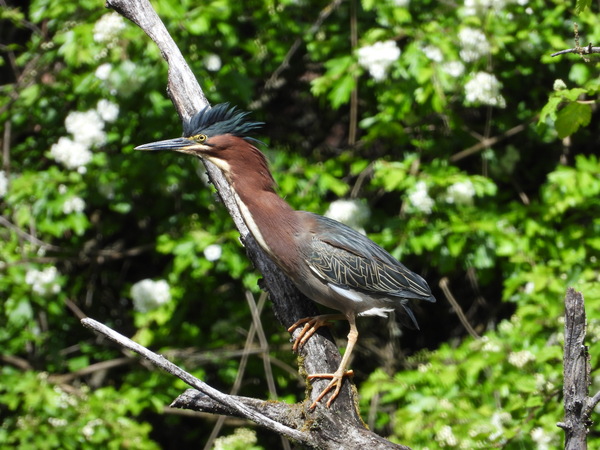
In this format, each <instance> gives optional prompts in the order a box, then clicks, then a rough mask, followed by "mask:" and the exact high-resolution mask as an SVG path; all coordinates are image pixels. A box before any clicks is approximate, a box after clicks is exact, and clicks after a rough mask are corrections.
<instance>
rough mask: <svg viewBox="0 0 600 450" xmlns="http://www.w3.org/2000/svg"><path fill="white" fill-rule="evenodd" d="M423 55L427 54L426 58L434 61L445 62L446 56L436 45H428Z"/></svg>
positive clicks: (424, 48)
mask: <svg viewBox="0 0 600 450" xmlns="http://www.w3.org/2000/svg"><path fill="white" fill-rule="evenodd" d="M423 53H425V56H427V57H428V58H429V59H430V60H432V61H435V62H442V61H443V60H444V55H443V54H442V51H441V50H440V49H439V48H438V47H436V46H435V45H427V46H425V47H423Z"/></svg>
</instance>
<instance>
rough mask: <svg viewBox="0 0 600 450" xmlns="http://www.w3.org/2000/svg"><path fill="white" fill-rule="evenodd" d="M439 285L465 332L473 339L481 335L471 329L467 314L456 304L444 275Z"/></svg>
mask: <svg viewBox="0 0 600 450" xmlns="http://www.w3.org/2000/svg"><path fill="white" fill-rule="evenodd" d="M439 286H440V288H441V289H442V292H443V293H444V295H445V296H446V298H447V299H448V301H449V302H450V304H451V305H452V308H453V309H454V312H456V315H457V316H458V318H459V319H460V322H461V323H462V324H463V326H464V327H465V329H466V330H467V332H468V333H469V334H470V335H471V336H473V337H474V338H475V339H480V338H481V336H479V334H477V332H476V331H475V330H474V329H473V327H472V326H471V324H470V323H469V321H468V320H467V316H465V313H464V312H463V310H462V308H461V307H460V305H459V304H458V302H457V301H456V299H455V298H454V296H453V295H452V292H450V286H449V284H448V278H446V277H444V278H442V279H441V280H440V283H439Z"/></svg>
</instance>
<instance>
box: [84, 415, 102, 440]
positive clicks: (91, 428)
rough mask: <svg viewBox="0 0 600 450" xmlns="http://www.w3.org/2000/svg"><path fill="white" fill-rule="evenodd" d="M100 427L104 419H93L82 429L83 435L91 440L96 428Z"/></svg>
mask: <svg viewBox="0 0 600 450" xmlns="http://www.w3.org/2000/svg"><path fill="white" fill-rule="evenodd" d="M99 425H102V419H92V420H90V421H89V422H88V423H86V424H85V425H84V426H83V428H82V429H81V434H83V436H84V437H85V438H86V439H87V440H90V439H91V438H92V437H93V436H94V433H95V431H96V430H95V428H96V427H98V426H99Z"/></svg>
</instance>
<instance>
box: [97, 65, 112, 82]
mask: <svg viewBox="0 0 600 450" xmlns="http://www.w3.org/2000/svg"><path fill="white" fill-rule="evenodd" d="M111 70H112V64H109V63H104V64H100V65H99V66H98V68H97V69H96V78H98V79H99V80H102V81H106V80H108V77H109V76H110V72H111Z"/></svg>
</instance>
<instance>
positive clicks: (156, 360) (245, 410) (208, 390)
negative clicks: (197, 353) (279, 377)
mask: <svg viewBox="0 0 600 450" xmlns="http://www.w3.org/2000/svg"><path fill="white" fill-rule="evenodd" d="M81 323H82V324H83V325H84V326H85V327H86V328H89V329H91V330H94V331H96V332H98V333H100V334H102V335H104V336H106V337H107V338H108V339H110V340H111V341H113V342H115V343H117V344H119V345H120V346H121V347H125V348H127V349H129V350H132V351H134V352H136V353H137V354H139V355H141V356H143V357H144V358H146V359H147V360H148V361H150V362H151V363H152V364H154V365H155V366H156V367H159V368H161V369H163V370H164V371H165V372H168V373H170V374H171V375H174V376H176V377H177V378H179V379H180V380H182V381H183V382H185V383H186V384H187V385H189V386H192V387H194V388H196V389H197V390H198V391H200V392H201V393H202V394H204V395H206V396H208V397H209V398H210V399H212V400H213V401H214V402H215V403H216V404H218V405H220V407H221V408H224V409H225V410H227V411H229V412H230V413H231V414H229V415H236V416H238V417H243V418H244V419H248V420H251V421H253V422H256V423H257V424H258V425H261V426H263V427H265V428H268V429H270V430H273V431H275V432H277V433H279V434H281V435H283V436H286V437H288V438H290V439H293V440H296V441H298V442H303V443H304V444H306V445H310V444H311V443H310V439H308V438H309V436H307V435H306V434H305V433H301V432H299V431H297V430H294V429H291V428H289V427H286V426H284V425H282V424H280V423H279V422H276V421H274V420H273V419H271V418H269V417H267V416H265V415H264V414H262V413H260V412H258V411H257V410H256V409H254V408H251V407H249V406H248V405H247V404H244V403H242V402H240V401H238V400H237V399H236V397H235V396H230V395H227V394H223V393H222V392H220V391H218V390H216V389H215V388H213V387H211V386H209V385H208V384H206V383H205V382H204V381H202V380H199V379H198V378H196V377H194V376H193V375H192V374H190V373H188V372H186V371H185V370H183V369H181V368H179V367H177V366H176V365H175V364H173V363H172V362H171V361H169V360H167V359H165V358H164V357H162V356H160V355H157V354H156V353H154V352H151V351H150V350H148V349H147V348H145V347H143V346H141V345H140V344H138V343H137V342H134V341H132V340H131V339H129V338H126V337H125V336H123V335H122V334H119V333H117V332H116V331H114V330H112V329H110V328H109V327H107V326H106V325H103V324H101V323H100V322H97V321H95V320H94V319H89V318H87V319H82V320H81Z"/></svg>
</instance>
